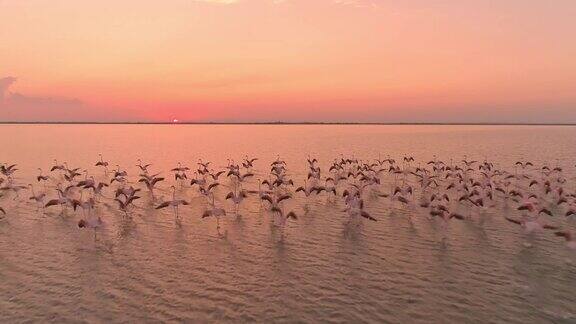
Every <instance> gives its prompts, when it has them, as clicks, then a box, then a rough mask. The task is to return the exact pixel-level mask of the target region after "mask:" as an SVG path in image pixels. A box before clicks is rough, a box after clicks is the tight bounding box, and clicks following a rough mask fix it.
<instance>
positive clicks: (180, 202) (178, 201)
mask: <svg viewBox="0 0 576 324" xmlns="http://www.w3.org/2000/svg"><path fill="white" fill-rule="evenodd" d="M171 188H172V200H169V201H165V202H163V203H161V204H160V205H158V206H157V207H156V209H162V208H166V207H168V206H171V207H173V209H174V216H175V217H176V220H179V219H180V214H179V212H178V207H179V206H180V205H184V206H187V205H189V203H188V202H187V201H186V200H184V199H176V187H174V186H172V187H171Z"/></svg>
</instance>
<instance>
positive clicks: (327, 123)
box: [0, 121, 576, 126]
mask: <svg viewBox="0 0 576 324" xmlns="http://www.w3.org/2000/svg"><path fill="white" fill-rule="evenodd" d="M0 125H317V126H320V125H352V126H353V125H359V126H362V125H365V126H401V125H406V126H410V125H411V126H576V123H553V124H552V123H550V124H547V123H416V122H405V123H354V122H178V123H169V122H95V121H94V122H13V121H0Z"/></svg>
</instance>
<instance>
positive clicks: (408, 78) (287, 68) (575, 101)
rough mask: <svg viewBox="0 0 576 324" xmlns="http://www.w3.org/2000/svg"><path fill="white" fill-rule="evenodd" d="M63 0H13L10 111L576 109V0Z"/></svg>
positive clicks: (451, 118)
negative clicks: (575, 37)
mask: <svg viewBox="0 0 576 324" xmlns="http://www.w3.org/2000/svg"><path fill="white" fill-rule="evenodd" d="M58 4H59V5H57V6H55V5H53V4H52V3H51V2H45V1H40V0H30V1H17V0H5V1H2V2H0V35H1V36H2V39H3V42H2V44H0V62H3V63H4V64H3V67H4V68H5V70H2V71H1V72H0V73H1V74H0V120H2V121H8V120H10V121H18V120H27V121H41V120H47V121H50V120H64V121H66V120H96V121H106V120H111V121H162V120H171V119H169V118H170V116H169V115H170V114H177V115H178V116H179V117H178V120H186V121H277V120H282V121H358V122H362V121H380V122H387V121H388V122H398V121H415V122H424V121H430V122H441V121H446V122H457V121H464V122H514V121H518V122H534V121H544V122H558V121H567V120H568V121H571V122H576V109H574V108H576V107H575V106H576V83H575V82H574V80H576V60H574V59H573V58H574V57H575V56H576V43H575V42H572V41H570V40H571V39H572V37H573V33H574V31H575V30H576V21H575V20H574V19H573V17H574V16H576V2H573V1H567V0H559V1H555V2H554V3H546V2H542V1H520V0H510V1H506V2H496V3H492V2H490V3H487V2H485V1H480V0H473V1H466V2H462V1H456V0H451V1H450V0H448V1H441V2H437V1H424V0H413V1H406V2H404V1H403V2H388V1H378V0H370V1H369V0H356V1H335V0H318V1H308V0H307V1H304V0H284V1H273V0H237V1H228V0H224V1H210V0H205V1H184V0H175V1H171V2H169V3H162V4H159V3H157V2H155V1H136V0H127V1H122V2H121V3H117V2H112V1H110V0H105V1H102V2H78V1H72V0H59V1H58ZM88 17H89V18H90V19H88ZM24 27H25V28H24ZM40 107H43V108H40ZM172 121H173V122H174V120H173V119H172Z"/></svg>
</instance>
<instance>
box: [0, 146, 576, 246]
mask: <svg viewBox="0 0 576 324" xmlns="http://www.w3.org/2000/svg"><path fill="white" fill-rule="evenodd" d="M257 161H258V159H257V158H248V157H245V158H244V159H243V160H242V161H241V163H234V161H233V160H228V163H227V165H226V166H224V167H220V168H216V169H218V170H215V169H214V168H212V167H211V165H212V163H211V162H209V161H202V160H199V161H198V163H197V164H196V166H195V167H194V168H190V167H188V166H185V165H183V164H182V163H178V165H177V166H176V167H175V168H173V169H171V170H170V173H169V174H170V176H162V175H161V173H154V172H152V171H151V168H152V165H151V164H148V163H143V162H142V161H141V160H138V164H137V167H138V168H139V171H140V173H139V175H138V178H137V181H130V177H129V175H128V172H127V171H126V170H123V169H121V168H120V166H116V169H110V168H109V166H110V163H109V162H107V161H105V160H104V159H103V157H102V155H101V154H100V158H99V160H97V161H96V163H95V166H96V167H99V168H102V169H103V175H102V176H98V177H96V176H95V175H93V174H90V173H89V171H88V170H86V169H82V168H77V167H74V168H73V167H69V166H68V164H67V163H65V162H64V163H58V161H57V160H54V165H52V166H51V167H50V173H47V174H45V173H43V171H42V169H38V170H39V174H38V176H37V177H36V179H35V180H36V185H34V184H32V183H31V184H28V185H24V184H22V183H19V181H18V178H17V177H15V175H16V173H17V171H18V168H17V165H15V164H6V163H2V164H0V172H1V174H2V176H1V177H0V204H1V205H4V207H5V204H4V203H5V202H6V201H7V200H6V199H7V198H6V197H7V196H11V195H12V196H13V197H12V200H13V201H16V202H17V203H18V204H19V203H31V204H36V207H37V209H38V211H39V212H40V211H42V212H43V213H46V210H47V209H48V208H60V209H61V210H60V212H61V214H62V215H65V214H68V213H70V212H71V213H74V215H76V214H78V215H79V216H80V220H79V221H78V227H79V228H82V229H92V230H94V238H95V239H96V233H97V231H98V229H99V228H101V227H102V225H103V224H104V220H103V219H102V216H101V215H100V216H97V215H95V213H94V210H95V209H97V208H99V207H100V205H101V204H102V202H103V201H106V200H108V201H110V200H113V201H114V202H115V204H116V205H117V208H118V210H119V211H120V212H121V213H122V217H126V218H131V217H132V210H133V208H134V206H135V205H136V204H137V201H138V199H140V198H141V197H142V196H143V195H144V194H148V195H150V197H151V198H152V207H153V208H155V209H157V210H159V209H165V208H171V209H172V211H173V213H174V218H175V221H176V223H177V224H181V221H182V218H181V209H182V208H185V207H186V206H188V205H190V204H191V202H190V201H188V200H186V199H183V198H181V197H178V195H179V193H180V194H181V192H182V191H183V190H184V191H185V190H193V191H194V192H196V193H197V195H196V196H197V197H203V198H202V199H205V200H206V203H205V205H206V206H207V207H206V209H205V210H204V212H203V213H202V214H201V215H199V216H201V217H202V218H209V217H213V218H215V219H216V222H217V229H218V234H219V235H221V233H220V219H221V218H222V217H225V216H227V215H230V214H233V215H236V216H237V215H239V214H238V211H239V209H240V208H242V205H243V202H244V200H246V199H252V198H249V197H254V198H255V199H259V200H260V202H261V208H263V209H265V210H267V211H266V212H267V213H268V214H270V215H271V216H272V217H273V224H274V225H276V226H278V227H280V228H284V226H285V224H286V222H287V221H288V220H297V219H298V216H297V214H296V213H295V212H294V211H292V210H290V211H288V210H286V206H285V203H286V201H289V200H291V199H293V198H295V197H296V196H297V195H301V196H302V199H318V198H317V197H318V196H322V195H326V196H327V200H328V201H330V202H332V203H333V204H335V205H336V204H337V203H338V201H340V202H342V203H343V204H344V205H345V209H344V210H343V212H345V214H347V217H348V219H347V220H346V223H345V224H346V226H358V225H359V224H360V223H361V222H362V220H367V221H377V220H378V219H377V218H376V217H374V216H373V215H371V214H370V213H369V212H368V211H367V210H366V208H365V206H366V205H367V204H366V203H365V202H368V203H369V204H387V205H386V206H385V207H387V208H389V209H393V208H396V209H403V210H406V211H408V213H407V215H408V216H407V217H408V218H409V219H410V221H412V218H413V217H416V215H426V218H427V219H428V220H430V221H435V220H438V221H440V222H441V224H442V227H443V228H445V227H446V226H448V224H449V223H450V222H451V221H453V220H456V221H466V220H472V219H474V218H477V217H482V215H483V214H484V213H485V212H487V211H488V210H489V209H494V211H496V212H497V214H500V215H502V217H504V218H505V219H506V220H507V221H508V222H509V223H510V224H511V226H518V227H521V228H523V230H524V231H525V232H526V233H533V232H550V233H551V234H554V235H556V236H558V237H560V238H563V240H564V241H565V243H566V246H567V247H568V248H570V249H575V250H576V236H575V235H574V234H573V233H572V232H571V231H570V230H568V229H566V226H565V225H566V224H568V220H569V219H570V218H572V217H573V216H576V193H574V192H569V190H568V189H567V182H568V180H567V177H566V175H565V173H564V171H563V169H562V167H560V166H558V165H556V166H550V165H542V166H535V165H534V164H533V163H531V162H530V161H518V162H516V163H515V165H514V168H513V170H504V169H498V168H495V167H494V164H493V163H491V162H489V161H487V160H485V161H473V160H467V159H466V157H465V158H464V159H463V160H461V161H457V162H456V161H453V160H450V161H442V160H439V159H437V158H436V157H435V158H434V159H432V160H431V161H423V162H421V163H419V164H417V163H416V162H415V159H414V158H413V157H411V156H404V157H402V159H401V160H399V161H400V162H399V163H398V162H397V161H396V160H394V159H392V158H386V159H380V158H379V159H376V160H360V159H357V158H354V157H349V158H346V157H339V158H337V159H335V160H334V161H333V162H332V163H331V164H330V166H329V168H328V171H327V172H326V171H322V169H321V168H320V166H319V163H318V161H317V159H315V158H311V157H308V159H307V170H308V173H307V176H306V180H304V182H303V184H302V185H301V186H296V185H295V182H294V180H293V179H291V176H293V175H291V174H290V172H289V171H288V168H287V164H286V162H285V161H284V160H282V159H281V158H280V157H278V158H277V159H276V160H275V161H273V162H272V163H270V164H269V166H268V167H267V169H266V171H265V172H257V171H255V170H256V168H255V164H257ZM192 174H193V175H192ZM96 178H98V179H99V180H96ZM132 180H134V179H132ZM166 182H170V189H171V196H170V197H168V198H165V197H159V198H157V197H156V196H155V191H166V188H167V185H165V186H164V189H161V188H160V186H161V185H162V184H164V183H166ZM177 188H178V189H180V190H177ZM221 188H225V189H223V190H222V189H221ZM248 188H250V189H248ZM24 190H29V192H30V195H29V196H28V197H22V196H21V195H20V193H21V192H22V191H24ZM146 192H147V193H146ZM107 193H112V196H107V195H106V194H107ZM218 194H222V197H225V198H224V200H223V201H222V200H221V199H220V201H222V202H221V203H220V206H218V204H217V200H216V199H215V196H216V195H218ZM224 194H225V196H224ZM2 200H4V202H2ZM224 202H227V204H231V205H232V207H233V210H232V211H230V210H228V211H227V210H226V208H225V207H226V206H225V205H224ZM306 206H307V205H306ZM4 207H2V206H0V214H2V215H1V216H2V217H3V218H4V217H8V216H9V214H10V210H8V209H7V208H4ZM13 208H18V205H16V206H15V207H13ZM418 209H420V210H423V211H424V212H423V213H418V212H416V211H417V210H418ZM70 210H71V211H70ZM307 211H308V210H307V207H306V212H307ZM562 224H564V225H562Z"/></svg>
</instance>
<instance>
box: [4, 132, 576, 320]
mask: <svg viewBox="0 0 576 324" xmlns="http://www.w3.org/2000/svg"><path fill="white" fill-rule="evenodd" d="M0 144H1V146H0V147H2V153H1V154H2V155H1V158H0V162H8V163H17V164H18V168H19V171H18V173H17V181H19V182H21V183H23V184H27V183H29V182H32V181H33V177H34V176H36V175H37V172H38V171H37V168H38V167H42V168H43V169H44V172H45V173H47V172H48V169H49V167H50V166H51V165H52V164H53V159H58V161H59V162H63V161H67V162H68V164H69V165H70V166H71V167H76V166H78V167H82V168H87V169H89V171H90V172H91V173H92V174H94V175H96V176H97V177H99V178H101V177H102V170H100V169H97V168H95V167H94V163H95V162H96V161H97V159H98V153H102V154H103V156H104V157H105V159H107V160H110V162H111V165H112V167H115V165H116V164H118V165H120V167H121V168H124V169H127V170H128V172H129V174H131V175H132V177H131V179H132V180H134V181H135V180H136V178H135V175H136V174H137V173H138V172H137V168H136V167H135V164H136V160H137V159H139V158H140V159H142V160H143V161H147V162H150V163H153V167H152V171H153V172H155V171H157V172H160V171H162V172H163V174H164V175H165V176H170V173H169V172H168V170H169V169H170V168H173V167H175V166H176V164H177V163H178V162H182V163H184V164H187V165H189V166H193V165H195V163H196V162H197V161H198V159H200V158H201V159H203V160H210V161H212V162H213V167H214V168H220V167H222V166H224V165H226V163H227V159H234V160H235V161H236V162H240V160H241V159H242V158H244V156H245V155H248V156H256V157H258V158H259V159H260V160H259V161H257V162H256V170H257V171H258V175H257V177H256V178H264V177H266V173H267V172H268V171H269V164H270V162H271V161H272V160H274V159H276V158H277V156H278V155H280V156H281V158H283V159H285V160H286V162H287V164H288V169H289V173H290V175H291V177H293V178H294V179H295V180H297V182H299V183H300V182H302V180H303V179H304V177H305V172H306V166H307V164H306V162H305V159H306V158H307V156H308V155H309V154H310V155H312V156H314V157H316V158H317V159H318V160H319V161H320V165H321V167H322V168H323V170H325V171H327V169H328V168H327V167H328V165H329V164H330V163H331V162H332V161H333V159H335V158H339V157H340V156H341V155H342V154H344V155H345V156H356V157H358V158H362V159H373V158H378V157H382V158H384V157H386V156H388V155H390V156H392V157H394V158H396V159H397V160H399V159H400V158H401V157H402V156H404V155H407V154H410V155H413V156H414V157H415V158H416V161H417V163H418V161H421V162H422V164H423V163H424V162H425V161H428V160H430V159H432V158H433V156H434V155H437V156H438V158H440V159H444V160H449V159H455V160H460V159H462V157H463V156H468V157H469V158H471V159H478V160H483V159H484V158H488V159H490V160H492V161H494V162H495V164H496V165H497V166H498V167H507V168H510V167H511V166H512V165H513V163H514V162H515V161H516V160H518V159H523V160H524V159H528V160H531V161H533V162H534V163H535V164H537V165H540V164H542V163H543V162H545V161H548V162H549V163H550V164H552V165H556V163H559V164H561V165H563V166H564V167H565V169H566V171H567V175H569V179H570V183H569V189H570V190H572V191H573V190H574V179H573V175H574V172H573V170H574V161H576V128H571V127H539V126H538V127H536V126H531V127H528V126H526V127H524V126H293V125H291V126H287V125H286V126H223V125H211V126H208V125H206V126H199V125H197V126H188V125H154V126H152V125H26V126H21V125H2V126H0ZM556 160H558V161H556ZM255 182H256V179H253V180H251V182H249V184H248V185H247V186H248V187H251V188H254V187H255V186H256V185H255ZM172 183H173V181H172V180H170V181H169V182H166V183H163V184H162V187H161V188H162V191H160V192H159V195H160V196H164V197H168V196H169V194H170V192H169V190H168V187H169V186H170V185H171V184H172ZM37 188H38V190H41V189H42V188H41V187H39V186H37ZM227 191H228V190H227V189H226V188H220V189H218V191H217V193H218V197H219V201H218V203H219V204H221V205H223V206H225V207H226V209H228V210H231V209H232V205H231V204H229V203H228V202H224V201H223V199H222V198H223V196H224V195H225V194H226V192H227ZM107 194H108V195H111V193H107ZM50 195H54V193H53V192H50ZM178 195H179V196H180V197H184V198H186V199H189V200H190V201H191V202H192V205H191V206H190V207H187V208H185V209H182V214H183V216H184V217H183V221H182V226H181V227H178V226H176V225H175V223H174V219H173V216H172V212H171V211H170V210H165V211H155V210H153V209H152V208H150V207H151V206H153V204H152V203H151V202H150V198H149V197H147V196H144V197H143V198H142V199H141V201H138V203H137V205H138V207H137V208H136V209H135V211H134V217H133V220H132V221H128V220H126V219H123V218H122V214H121V213H119V212H118V211H117V208H116V205H114V204H113V203H112V202H111V201H109V202H106V201H104V202H103V203H102V205H101V206H100V207H99V208H98V211H97V212H98V213H100V215H102V217H103V218H104V220H105V222H106V227H105V228H104V229H103V230H102V231H101V233H100V234H99V238H98V241H97V242H96V243H95V242H94V240H93V237H92V235H91V233H89V232H85V231H80V230H78V229H77V227H76V223H77V221H78V219H79V214H74V213H72V212H69V213H67V215H66V216H60V215H58V210H53V211H50V212H49V214H48V215H47V216H43V215H42V214H41V213H38V212H37V211H36V208H35V206H34V205H33V204H31V203H17V202H16V201H11V200H10V199H9V197H4V198H0V205H2V206H4V207H5V209H7V210H8V211H9V215H7V217H6V218H5V219H4V220H1V221H0V319H1V320H2V322H15V321H23V320H25V319H30V320H33V321H58V322H61V321H76V320H78V319H80V320H85V321H90V322H104V321H131V322H135V321H192V320H196V321H234V322H241V321H259V322H265V321H285V322H302V321H306V322H327V321H335V322H343V321H346V322H420V323H430V322H436V323H446V322H487V321H493V322H507V323H526V322H539V323H542V322H561V321H563V320H564V321H565V322H574V321H576V317H575V316H576V305H574V302H573V292H574V291H575V289H576V268H575V266H574V264H573V263H572V262H573V260H574V258H573V255H574V253H573V252H571V251H568V250H566V249H565V248H564V246H563V245H562V243H561V241H559V240H558V239H556V238H555V237H553V236H550V235H543V234H541V235H535V236H533V237H527V236H526V235H524V234H523V233H521V231H520V230H519V229H518V228H516V227H514V226H512V225H510V224H507V223H505V222H503V221H502V214H506V213H509V212H510V211H507V210H503V209H499V210H495V211H491V212H489V213H488V214H487V215H484V216H483V218H482V220H481V221H480V220H477V221H465V222H457V223H455V222H452V223H451V224H450V226H449V229H448V240H447V242H446V244H442V233H441V230H440V228H439V226H438V224H436V223H433V222H430V221H428V220H427V219H425V218H423V217H416V220H415V221H414V223H413V224H412V223H410V222H409V221H408V219H407V217H406V215H407V214H408V213H414V214H415V215H416V216H418V215H419V216H423V215H421V214H419V213H420V212H419V211H417V210H402V209H399V208H398V206H395V207H394V208H391V207H390V205H389V204H382V203H380V202H379V201H378V200H376V199H372V200H370V199H369V200H367V208H368V209H369V211H370V212H371V213H372V215H374V216H375V217H377V218H378V219H379V222H377V223H372V222H370V223H368V222H364V224H363V225H362V226H361V228H359V229H355V230H351V231H350V230H347V229H346V227H345V226H344V225H343V224H344V222H345V221H346V215H345V213H343V212H342V211H341V210H342V209H343V204H342V203H341V202H337V203H334V202H332V201H330V200H328V198H326V196H324V195H321V196H320V197H316V198H312V199H308V200H305V199H303V198H299V199H297V200H295V201H293V202H291V203H290V208H291V209H294V210H295V211H296V212H297V213H298V214H299V215H300V217H299V219H298V220H297V221H293V222H289V223H288V226H287V228H286V229H285V233H284V234H285V237H284V239H283V240H280V235H279V233H278V230H277V229H274V228H273V227H271V226H270V216H269V215H268V214H267V213H266V212H261V209H260V208H261V207H260V203H259V201H258V200H257V199H255V198H250V199H249V200H248V201H247V202H246V203H244V204H243V205H242V206H241V208H240V214H241V217H239V218H235V217H233V216H230V217H227V218H226V219H225V221H224V222H223V226H222V228H223V231H225V232H226V235H225V238H220V237H218V235H217V233H216V226H215V222H214V220H213V219H204V220H203V219H201V217H200V215H201V213H202V211H203V210H204V208H205V206H206V203H205V202H204V201H203V200H202V198H197V196H198V193H197V191H196V190H192V189H179V190H178ZM23 196H27V194H26V193H24V194H23ZM305 207H306V208H307V210H308V212H307V213H306V212H305V211H304V210H305V209H304V208H305ZM566 226H571V224H570V223H569V222H567V223H566ZM528 243H529V244H530V245H529V244H528Z"/></svg>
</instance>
